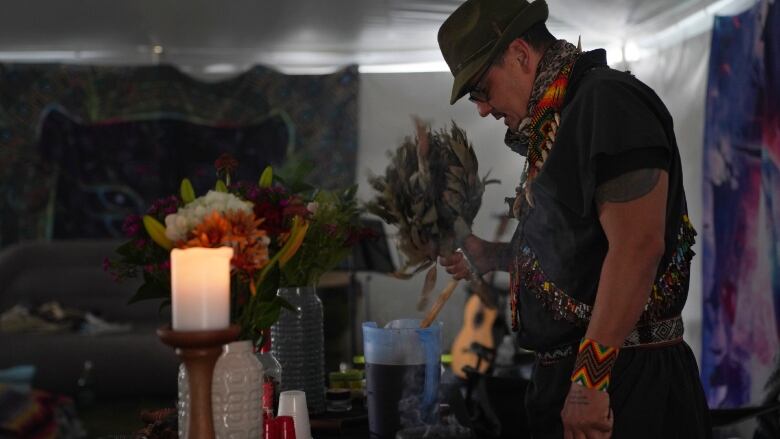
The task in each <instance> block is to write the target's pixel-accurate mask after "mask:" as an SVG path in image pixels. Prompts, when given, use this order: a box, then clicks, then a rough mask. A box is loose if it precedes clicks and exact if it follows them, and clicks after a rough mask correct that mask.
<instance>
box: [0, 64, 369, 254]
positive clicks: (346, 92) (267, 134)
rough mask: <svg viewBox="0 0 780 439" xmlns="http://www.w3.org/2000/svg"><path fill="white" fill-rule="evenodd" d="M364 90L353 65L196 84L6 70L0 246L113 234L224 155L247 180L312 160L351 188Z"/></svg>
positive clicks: (259, 70) (207, 172)
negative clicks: (292, 159) (295, 159)
mask: <svg viewBox="0 0 780 439" xmlns="http://www.w3.org/2000/svg"><path fill="white" fill-rule="evenodd" d="M357 94H358V74H357V68H356V67H355V66H352V67H348V68H345V69H343V70H341V71H338V72H336V73H333V74H330V75H300V76H290V75H284V74H281V73H279V72H276V71H274V70H270V69H267V68H264V67H254V68H253V69H251V70H249V71H247V72H245V73H243V74H241V75H239V76H237V77H235V78H233V79H229V80H225V81H221V82H201V81H197V80H194V79H193V78H191V77H189V76H187V75H185V74H183V73H181V72H180V71H178V70H177V69H175V68H173V67H170V66H147V67H96V66H73V65H56V64H50V65H31V64H5V65H0V164H2V166H0V247H2V246H5V245H8V244H11V243H13V242H16V241H19V240H23V239H40V238H52V237H53V238H96V237H116V236H117V233H119V229H120V227H119V225H121V223H119V219H120V218H123V217H124V216H126V215H127V214H129V213H141V212H142V211H143V210H145V208H146V207H147V204H148V203H149V202H150V201H151V200H153V199H155V198H158V197H160V196H162V195H167V194H172V193H177V192H178V185H179V181H181V179H182V178H183V177H190V178H191V179H193V183H194V185H195V188H196V190H197V191H198V192H200V193H203V192H205V190H207V189H208V188H209V186H208V185H211V184H213V178H214V172H213V170H214V168H213V163H214V160H215V159H216V158H217V156H219V154H220V153H222V152H230V153H232V154H233V155H235V156H236V157H237V158H238V159H239V160H240V162H241V168H240V169H239V174H240V175H239V176H240V177H244V178H248V179H252V180H255V179H257V177H258V176H259V174H260V172H261V171H262V169H263V168H264V167H265V166H266V165H267V164H279V163H281V162H283V161H284V160H285V158H286V157H289V156H290V155H291V154H293V153H295V154H299V155H300V156H302V157H304V158H308V159H311V160H314V161H315V162H316V163H317V166H316V167H315V169H314V171H313V173H312V175H311V182H312V183H313V184H316V185H318V186H322V187H325V188H335V187H345V186H348V185H351V184H353V183H354V179H355V163H356V157H357Z"/></svg>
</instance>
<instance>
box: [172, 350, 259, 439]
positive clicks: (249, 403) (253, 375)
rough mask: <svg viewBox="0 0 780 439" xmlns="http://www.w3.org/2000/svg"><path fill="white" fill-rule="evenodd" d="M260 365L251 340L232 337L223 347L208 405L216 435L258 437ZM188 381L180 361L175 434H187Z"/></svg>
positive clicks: (237, 438) (224, 438)
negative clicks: (232, 339)
mask: <svg viewBox="0 0 780 439" xmlns="http://www.w3.org/2000/svg"><path fill="white" fill-rule="evenodd" d="M262 397H263V366H262V365H261V364H260V362H259V361H258V360H257V357H256V356H255V355H254V352H253V351H252V342H250V341H236V342H233V343H230V344H227V345H225V346H224V347H223V350H222V355H221V356H220V357H219V359H218V360H217V364H216V365H215V366H214V377H213V380H212V384H211V409H212V413H213V416H214V433H215V434H216V437H217V439H243V438H247V439H249V438H259V437H262V434H263V416H262ZM189 406H190V402H189V385H188V382H187V372H186V370H185V368H184V365H181V366H180V367H179V403H178V411H179V438H181V439H185V438H187V436H188V434H187V430H188V427H189Z"/></svg>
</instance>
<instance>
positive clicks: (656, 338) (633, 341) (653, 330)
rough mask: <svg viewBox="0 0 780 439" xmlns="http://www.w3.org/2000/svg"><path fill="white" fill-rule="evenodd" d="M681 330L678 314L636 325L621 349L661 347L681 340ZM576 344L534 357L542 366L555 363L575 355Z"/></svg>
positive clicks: (680, 319) (538, 353)
mask: <svg viewBox="0 0 780 439" xmlns="http://www.w3.org/2000/svg"><path fill="white" fill-rule="evenodd" d="M683 330H684V328H683V321H682V317H680V316H677V317H672V318H671V319H666V320H659V321H657V322H652V323H649V324H647V325H642V326H637V327H636V328H634V330H633V331H631V333H630V334H628V337H626V341H625V342H624V343H623V347H622V348H621V349H626V348H645V347H654V346H655V347H662V346H666V345H669V344H674V343H677V342H679V341H681V340H682V336H683ZM578 344H579V342H574V343H569V344H566V345H561V346H558V347H555V348H552V349H547V350H544V351H537V352H536V359H537V360H538V361H539V363H541V364H542V365H543V366H549V365H552V364H555V363H557V362H558V361H560V360H562V359H564V358H566V357H571V356H575V355H577V346H578Z"/></svg>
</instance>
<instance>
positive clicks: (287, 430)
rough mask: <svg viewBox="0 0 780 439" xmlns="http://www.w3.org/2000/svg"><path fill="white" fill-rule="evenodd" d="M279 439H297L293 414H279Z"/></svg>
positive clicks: (277, 419) (277, 420)
mask: <svg viewBox="0 0 780 439" xmlns="http://www.w3.org/2000/svg"><path fill="white" fill-rule="evenodd" d="M276 422H278V426H279V439H295V421H294V420H293V417H292V416H278V417H277V418H276Z"/></svg>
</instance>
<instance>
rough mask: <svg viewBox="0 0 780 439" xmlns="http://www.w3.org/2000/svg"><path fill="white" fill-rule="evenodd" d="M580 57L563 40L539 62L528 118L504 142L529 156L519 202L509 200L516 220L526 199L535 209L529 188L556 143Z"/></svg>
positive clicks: (576, 50) (518, 189) (521, 181)
mask: <svg viewBox="0 0 780 439" xmlns="http://www.w3.org/2000/svg"><path fill="white" fill-rule="evenodd" d="M579 55H580V50H579V49H578V48H577V47H575V46H574V45H573V44H570V43H567V42H566V41H564V40H559V41H557V42H556V43H554V44H553V45H552V46H550V48H548V49H547V51H546V52H545V53H544V56H543V57H542V59H541V61H540V62H539V67H538V72H537V75H536V79H535V80H534V87H533V91H532V93H531V99H530V100H529V106H528V117H526V118H525V119H524V120H523V121H522V122H521V124H520V127H519V128H518V130H517V131H511V130H509V131H507V135H506V137H505V139H504V142H505V143H506V144H507V145H508V146H509V147H510V148H511V149H512V150H514V151H515V152H518V153H519V154H522V155H525V156H526V165H525V169H524V170H523V174H522V177H521V180H520V186H518V188H517V198H514V199H507V201H510V200H511V206H512V214H513V216H514V217H515V218H519V216H520V211H521V209H522V200H523V199H525V200H527V202H528V204H529V205H530V206H531V207H533V196H532V194H531V191H530V184H531V181H533V179H534V178H535V177H536V175H537V174H538V173H539V170H541V169H542V165H543V164H544V161H545V160H546V159H547V156H548V155H549V153H550V150H551V148H552V145H553V143H554V141H555V135H556V132H557V130H558V125H559V124H560V121H561V119H560V112H561V108H562V107H563V102H564V98H565V96H566V88H567V86H568V84H569V76H570V75H571V70H572V67H573V66H574V63H575V62H577V59H578V58H579Z"/></svg>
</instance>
